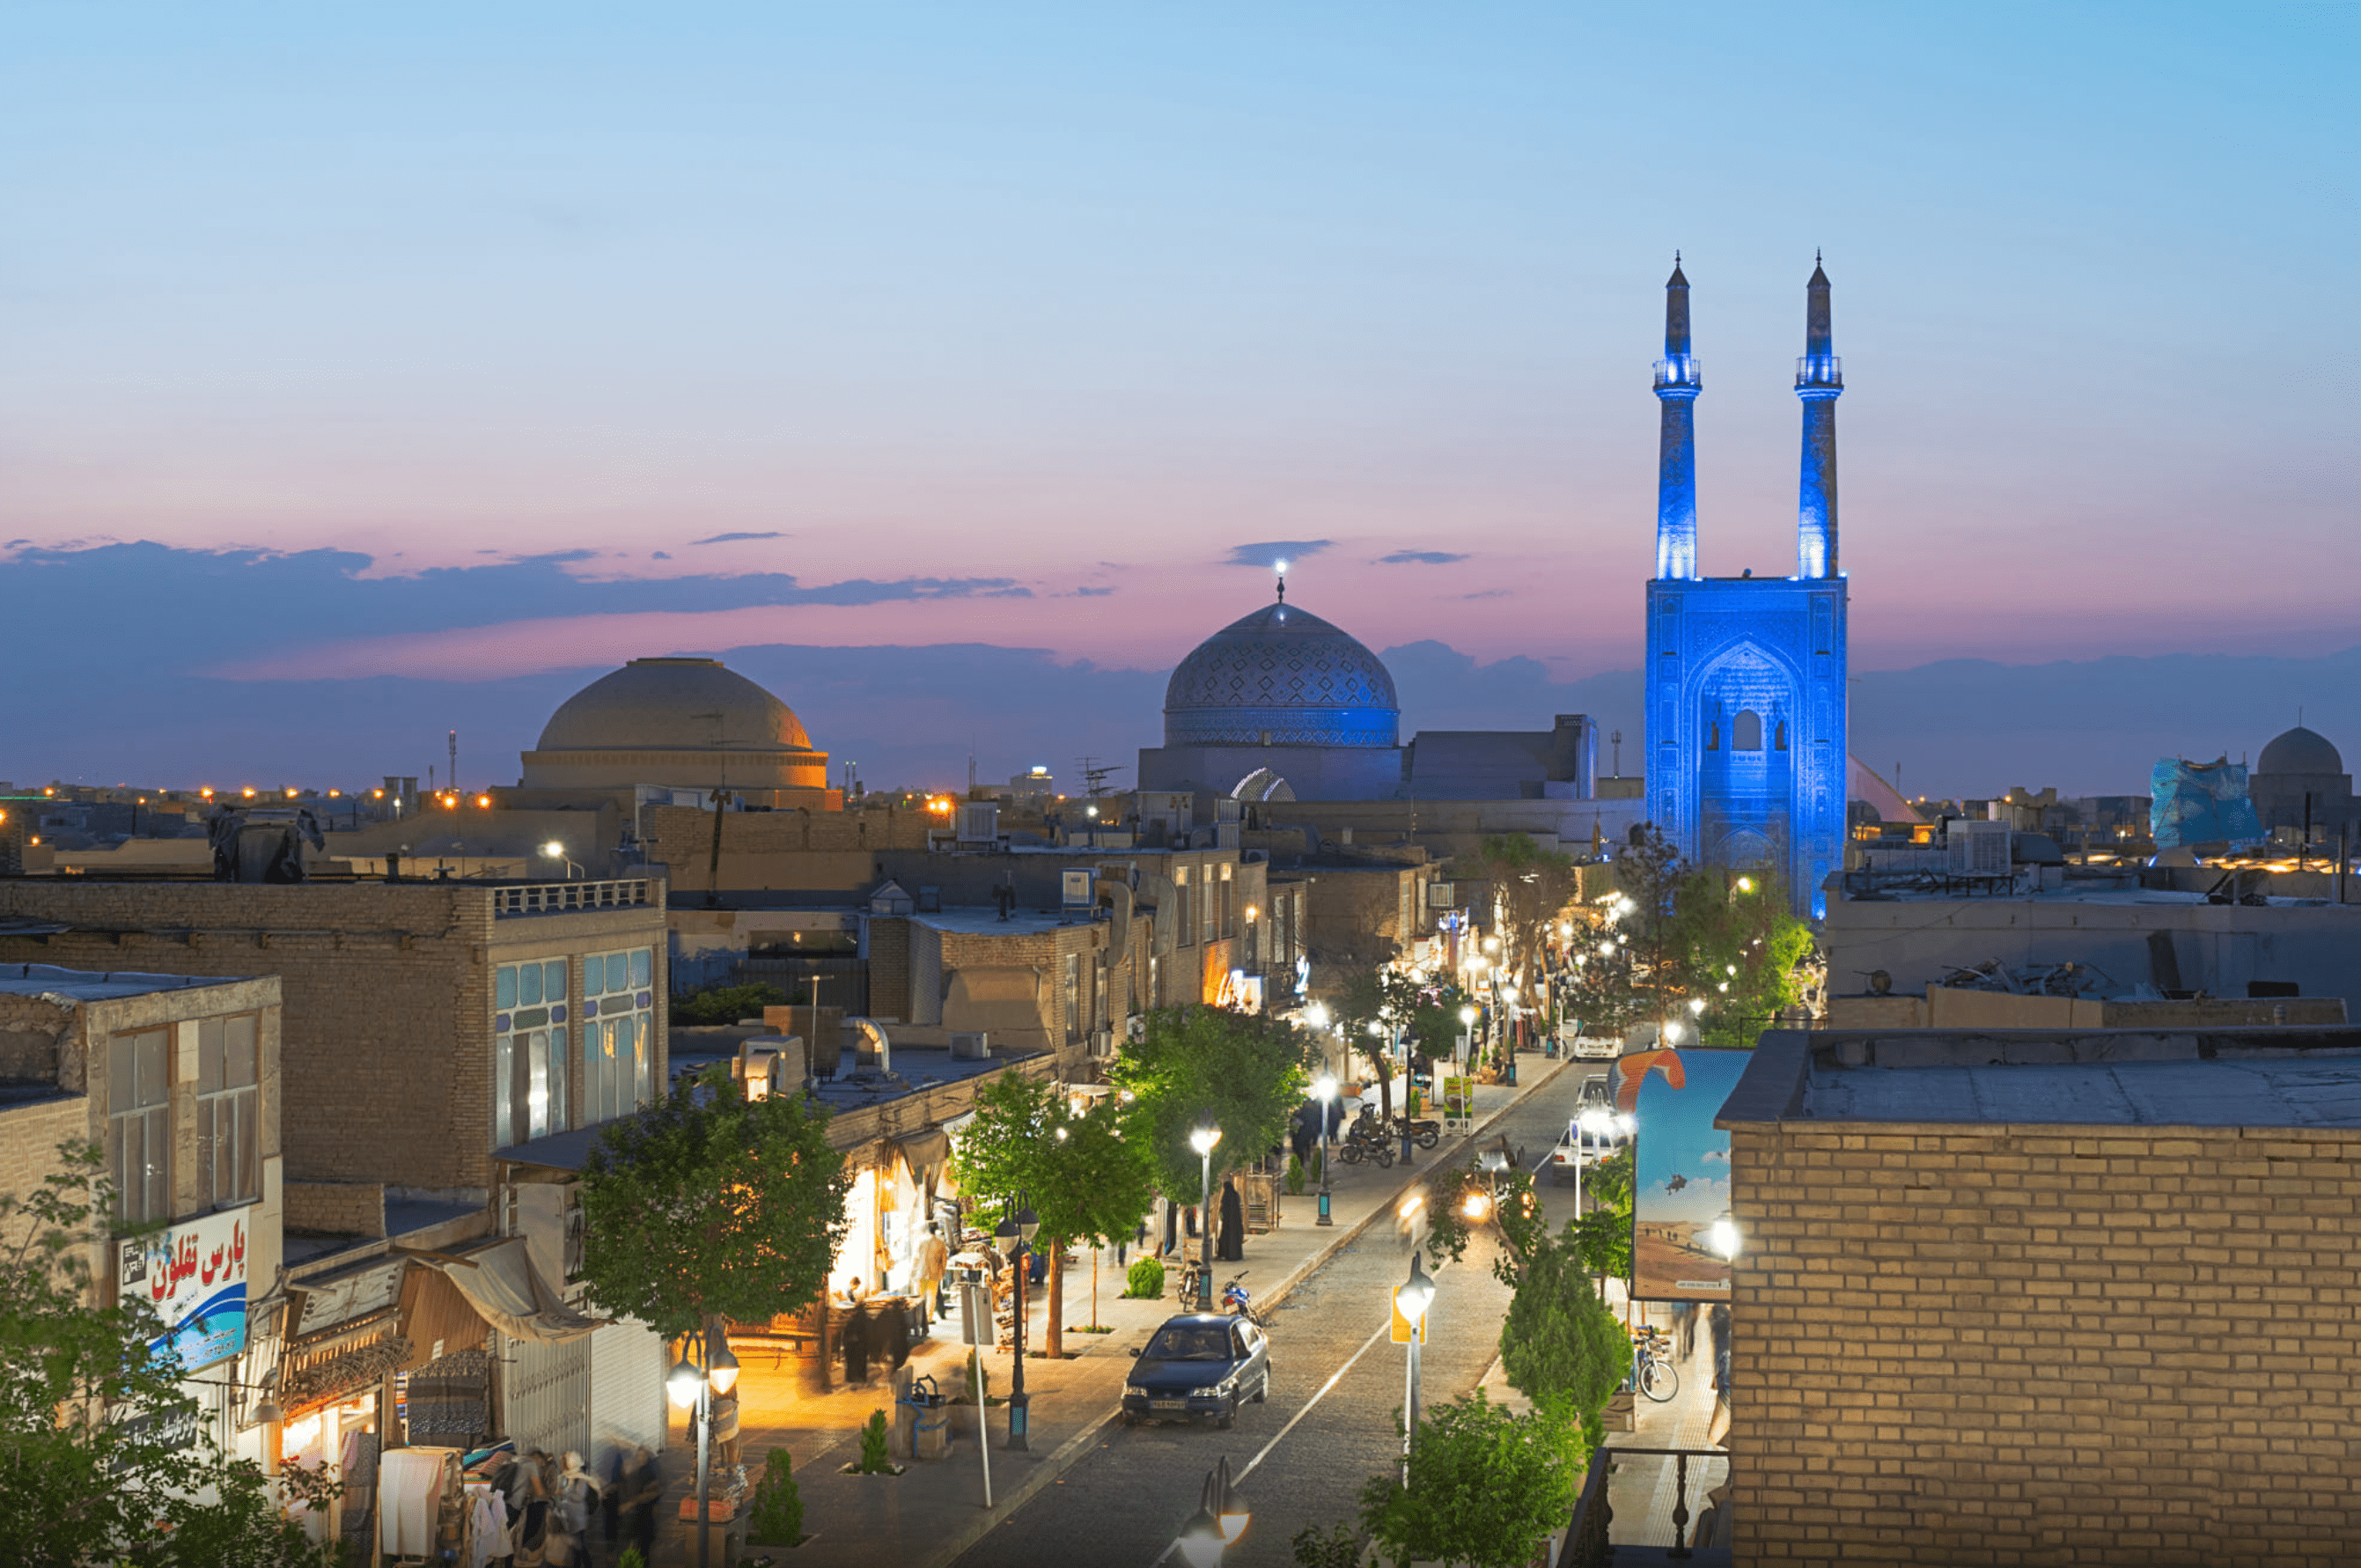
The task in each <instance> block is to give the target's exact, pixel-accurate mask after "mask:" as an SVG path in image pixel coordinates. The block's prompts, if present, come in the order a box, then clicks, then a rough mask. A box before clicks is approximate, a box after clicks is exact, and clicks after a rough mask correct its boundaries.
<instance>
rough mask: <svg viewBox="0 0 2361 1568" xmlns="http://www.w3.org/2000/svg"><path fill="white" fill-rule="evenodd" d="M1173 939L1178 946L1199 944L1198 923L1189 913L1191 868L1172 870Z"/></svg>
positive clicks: (1175, 868)
mask: <svg viewBox="0 0 2361 1568" xmlns="http://www.w3.org/2000/svg"><path fill="white" fill-rule="evenodd" d="M1172 940H1173V943H1174V944H1175V945H1176V946H1179V947H1183V948H1193V947H1195V946H1196V945H1197V927H1196V923H1195V922H1194V921H1193V920H1191V918H1190V914H1189V868H1188V867H1186V866H1176V867H1174V868H1173V871H1172Z"/></svg>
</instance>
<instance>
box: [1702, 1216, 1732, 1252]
mask: <svg viewBox="0 0 2361 1568" xmlns="http://www.w3.org/2000/svg"><path fill="white" fill-rule="evenodd" d="M1707 1236H1708V1243H1709V1245H1711V1246H1712V1247H1713V1250H1714V1251H1716V1252H1718V1253H1719V1254H1721V1255H1722V1256H1723V1257H1725V1258H1734V1257H1736V1256H1737V1255H1738V1227H1737V1226H1736V1225H1734V1224H1732V1223H1730V1220H1729V1218H1728V1217H1727V1216H1724V1217H1723V1218H1721V1219H1719V1220H1716V1221H1715V1222H1714V1223H1713V1229H1712V1230H1711V1231H1709V1232H1708V1233H1707Z"/></svg>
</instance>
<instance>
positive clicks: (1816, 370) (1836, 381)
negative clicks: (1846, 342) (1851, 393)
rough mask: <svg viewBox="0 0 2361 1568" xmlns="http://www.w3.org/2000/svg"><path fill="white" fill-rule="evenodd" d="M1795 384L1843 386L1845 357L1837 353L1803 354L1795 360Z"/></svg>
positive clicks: (1800, 385) (1801, 385)
mask: <svg viewBox="0 0 2361 1568" xmlns="http://www.w3.org/2000/svg"><path fill="white" fill-rule="evenodd" d="M1795 385H1797V386H1798V387H1841V386H1843V385H1844V359H1843V357H1842V356H1839V355H1835V354H1806V355H1803V356H1800V357H1798V358H1797V359H1796V361H1795Z"/></svg>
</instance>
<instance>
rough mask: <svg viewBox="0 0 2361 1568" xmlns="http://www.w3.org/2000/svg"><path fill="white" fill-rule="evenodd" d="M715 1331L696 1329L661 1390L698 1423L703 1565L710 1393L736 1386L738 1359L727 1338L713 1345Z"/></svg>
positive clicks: (706, 1557) (706, 1556) (708, 1539)
mask: <svg viewBox="0 0 2361 1568" xmlns="http://www.w3.org/2000/svg"><path fill="white" fill-rule="evenodd" d="M714 1342H715V1332H714V1329H713V1327H712V1324H711V1323H710V1322H709V1321H708V1323H706V1324H705V1325H704V1326H702V1327H700V1328H699V1329H698V1330H697V1336H696V1339H695V1340H694V1341H693V1342H685V1343H683V1344H682V1346H681V1356H680V1359H679V1360H678V1361H676V1362H675V1363H674V1364H673V1368H672V1370H671V1371H670V1372H669V1373H666V1374H665V1375H664V1393H665V1394H666V1395H667V1396H669V1397H670V1398H671V1399H672V1402H673V1404H674V1405H675V1406H676V1407H678V1408H679V1409H683V1410H690V1409H693V1410H694V1412H695V1413H694V1415H692V1416H691V1418H690V1419H691V1420H694V1421H695V1422H696V1424H697V1568H706V1563H708V1561H710V1558H711V1552H712V1520H711V1519H709V1518H708V1514H709V1513H710V1509H709V1508H708V1501H709V1499H710V1497H711V1496H712V1490H713V1396H714V1395H716V1394H727V1393H728V1392H730V1389H732V1388H734V1387H737V1386H738V1358H737V1357H736V1356H735V1355H732V1354H730V1340H729V1337H728V1336H727V1335H726V1334H725V1335H722V1336H720V1343H719V1346H717V1345H716V1344H715V1343H714ZM690 1343H694V1344H695V1345H696V1347H697V1352H698V1356H699V1359H700V1360H702V1361H703V1362H704V1363H705V1365H703V1366H702V1367H699V1366H698V1365H696V1364H695V1363H694V1362H691V1361H690V1360H689V1358H688V1352H689V1346H690Z"/></svg>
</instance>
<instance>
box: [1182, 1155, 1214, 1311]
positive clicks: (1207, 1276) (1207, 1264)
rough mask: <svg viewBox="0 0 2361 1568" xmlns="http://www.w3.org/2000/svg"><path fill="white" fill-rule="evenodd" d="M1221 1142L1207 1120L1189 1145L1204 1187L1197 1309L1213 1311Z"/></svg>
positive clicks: (1199, 1212)
mask: <svg viewBox="0 0 2361 1568" xmlns="http://www.w3.org/2000/svg"><path fill="white" fill-rule="evenodd" d="M1221 1141H1222V1129H1221V1128H1219V1127H1216V1126H1215V1125H1213V1123H1212V1121H1210V1120H1208V1121H1206V1122H1203V1123H1202V1124H1199V1126H1198V1127H1197V1130H1196V1131H1195V1132H1192V1133H1191V1134H1190V1135H1189V1146H1190V1147H1191V1148H1192V1149H1195V1150H1196V1151H1197V1157H1198V1159H1199V1160H1201V1161H1202V1162H1203V1168H1204V1184H1203V1189H1202V1192H1201V1194H1200V1196H1199V1198H1198V1200H1197V1232H1198V1235H1197V1242H1198V1247H1197V1257H1198V1263H1199V1267H1198V1271H1197V1310H1199V1311H1201V1312H1210V1311H1212V1310H1213V1146H1214V1145H1215V1144H1218V1143H1220V1142H1221Z"/></svg>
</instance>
